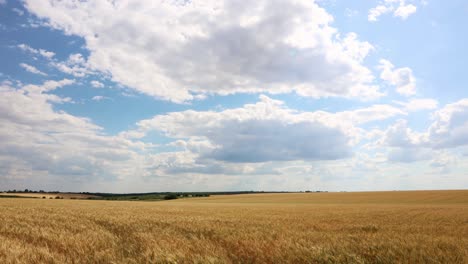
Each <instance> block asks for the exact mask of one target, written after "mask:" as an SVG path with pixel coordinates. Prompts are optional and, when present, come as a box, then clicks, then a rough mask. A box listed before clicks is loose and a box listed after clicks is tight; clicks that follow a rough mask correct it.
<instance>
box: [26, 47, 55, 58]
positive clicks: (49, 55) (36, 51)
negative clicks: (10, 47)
mask: <svg viewBox="0 0 468 264" xmlns="http://www.w3.org/2000/svg"><path fill="white" fill-rule="evenodd" d="M17 47H18V48H19V49H21V50H22V51H25V52H29V53H31V54H36V55H41V56H42V57H44V58H46V59H52V57H54V56H55V53H54V52H52V51H48V50H44V49H35V48H31V47H30V46H28V45H26V44H19V45H18V46H17Z"/></svg>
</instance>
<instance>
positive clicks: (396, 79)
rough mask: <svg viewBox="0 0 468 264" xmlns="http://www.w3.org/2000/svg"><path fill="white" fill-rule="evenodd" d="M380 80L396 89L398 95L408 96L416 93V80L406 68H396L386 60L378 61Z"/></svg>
mask: <svg viewBox="0 0 468 264" xmlns="http://www.w3.org/2000/svg"><path fill="white" fill-rule="evenodd" d="M379 69H380V70H381V73H380V78H381V79H382V80H384V81H386V82H387V83H389V84H391V85H393V86H395V87H396V91H397V92H398V93H399V94H402V95H405V96H409V95H413V94H415V93H416V79H415V78H414V76H413V71H412V70H411V69H410V68H408V67H403V68H397V69H395V66H394V65H393V64H392V63H391V62H390V61H388V60H383V59H382V60H380V65H379Z"/></svg>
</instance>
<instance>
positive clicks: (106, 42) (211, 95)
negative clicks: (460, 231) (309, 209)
mask: <svg viewBox="0 0 468 264" xmlns="http://www.w3.org/2000/svg"><path fill="white" fill-rule="evenodd" d="M466 25H468V2H467V1H464V0H453V1H436V0H367V1H346V0H335V1H332V0H315V1H313V0H290V1H286V0H258V1H237V0H203V1H201V0H200V1H199V0H192V1H189V0H160V1H149V0H131V1H130V0H112V1H110V0H108V1H91V0H89V1H83V0H80V1H78V0H67V1H59V0H43V1H36V0H23V1H14V0H0V190H8V189H25V188H28V189H36V190H39V189H43V190H60V191H91V192H97V191H99V192H122V193H129V192H151V191H236V190H255V191H305V190H313V191H315V190H321V191H372V190H415V189H466V188H468V174H467V172H468V90H467V89H468V87H467V86H466V76H467V69H468V51H467V48H466V47H468V34H467V33H468V32H467V29H466Z"/></svg>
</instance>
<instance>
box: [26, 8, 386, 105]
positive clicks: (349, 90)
mask: <svg viewBox="0 0 468 264" xmlns="http://www.w3.org/2000/svg"><path fill="white" fill-rule="evenodd" d="M25 4H26V8H27V9H28V11H29V12H31V13H32V14H35V15H37V16H38V17H39V18H42V19H44V20H46V21H47V24H48V25H50V26H51V27H53V28H56V29H60V30H63V31H64V32H65V33H66V34H73V35H77V36H81V37H83V38H84V40H85V42H86V47H87V49H88V50H89V52H90V55H89V57H88V58H87V62H86V63H87V66H89V67H90V68H92V69H94V70H98V71H101V72H104V73H109V74H110V75H111V76H112V79H113V80H114V81H116V82H118V83H121V84H123V85H125V86H128V87H131V88H133V89H135V90H137V91H139V92H142V93H145V94H148V95H151V96H155V97H158V98H163V99H166V100H171V101H174V102H183V101H188V100H193V99H194V98H195V97H196V96H197V95H200V94H223V95H225V94H233V93H254V92H268V93H289V92H296V93H298V94H300V95H302V96H310V97H330V96H340V97H355V98H363V99H369V98H375V97H379V96H381V93H380V92H379V89H378V87H377V86H376V85H374V84H373V79H374V77H373V75H372V73H371V71H370V70H369V69H368V68H366V67H365V66H364V65H363V64H362V61H363V59H364V58H365V57H366V56H367V54H368V53H369V52H370V51H371V50H372V46H371V44H369V43H367V42H365V41H360V40H359V39H358V37H357V35H356V34H354V33H350V34H348V35H345V36H341V35H340V34H339V32H338V31H337V30H336V29H335V28H333V27H331V26H330V23H331V22H332V20H333V18H332V17H331V16H330V15H329V14H328V13H327V12H326V11H325V10H324V9H322V8H320V7H319V6H318V5H317V4H316V3H314V2H313V1H308V0H298V1H273V2H271V1H266V0H262V1H254V2H245V1H240V2H239V1H233V0H224V1H214V0H213V1H211V0H210V1H198V0H196V1H185V2H183V3H182V2H177V1H176V2H171V1H153V2H151V3H148V2H144V1H133V2H131V3H130V2H127V1H103V2H92V1H90V2H80V3H79V4H78V5H77V4H75V3H73V2H66V1H56V0H47V1H41V2H40V3H39V2H37V1H29V0H27V1H25ZM65 66H68V67H70V66H69V65H61V66H60V67H61V68H62V70H63V71H64V72H74V71H71V70H70V69H68V68H67V67H65ZM82 73H86V72H82ZM82 73H78V74H82ZM75 76H78V75H76V74H75Z"/></svg>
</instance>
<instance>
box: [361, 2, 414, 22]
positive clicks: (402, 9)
mask: <svg viewBox="0 0 468 264" xmlns="http://www.w3.org/2000/svg"><path fill="white" fill-rule="evenodd" d="M416 10H417V7H416V6H415V5H413V4H407V3H406V1H405V0H383V1H381V2H380V4H379V5H378V6H376V7H373V8H371V9H370V10H369V14H368V16H367V19H368V20H369V21H372V22H375V21H377V20H378V18H379V17H380V16H381V15H384V14H387V13H392V12H393V16H395V17H399V18H401V19H403V20H405V19H407V18H408V17H409V16H410V15H412V14H414V13H416Z"/></svg>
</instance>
